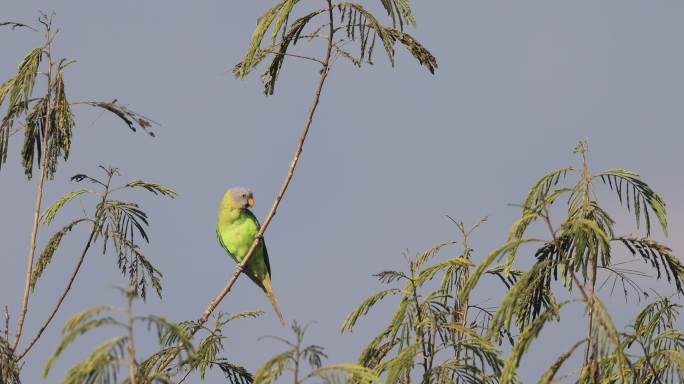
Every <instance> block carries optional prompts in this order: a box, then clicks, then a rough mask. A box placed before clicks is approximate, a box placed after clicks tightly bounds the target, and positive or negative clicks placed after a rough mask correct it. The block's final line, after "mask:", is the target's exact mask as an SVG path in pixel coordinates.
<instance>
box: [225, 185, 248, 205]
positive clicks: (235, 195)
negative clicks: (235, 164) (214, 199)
mask: <svg viewBox="0 0 684 384" xmlns="http://www.w3.org/2000/svg"><path fill="white" fill-rule="evenodd" d="M226 194H229V195H230V197H231V199H232V200H233V201H232V203H233V204H235V205H236V206H239V207H242V208H249V207H252V206H253V205H254V195H253V194H252V191H250V190H249V189H247V188H243V187H234V188H231V189H229V190H228V192H227V193H226Z"/></svg>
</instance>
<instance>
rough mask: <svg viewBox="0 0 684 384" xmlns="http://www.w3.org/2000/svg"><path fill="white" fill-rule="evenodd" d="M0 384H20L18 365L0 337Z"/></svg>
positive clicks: (4, 340)
mask: <svg viewBox="0 0 684 384" xmlns="http://www.w3.org/2000/svg"><path fill="white" fill-rule="evenodd" d="M0 383H3V384H20V383H21V381H20V379H19V363H18V362H17V357H16V356H15V355H14V351H13V350H12V346H11V345H10V343H9V340H7V339H6V338H5V336H4V335H3V336H0Z"/></svg>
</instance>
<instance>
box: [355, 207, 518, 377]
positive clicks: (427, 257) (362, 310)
mask: <svg viewBox="0 0 684 384" xmlns="http://www.w3.org/2000/svg"><path fill="white" fill-rule="evenodd" d="M482 222H484V219H483V221H482ZM482 222H480V223H478V224H476V225H475V226H473V227H471V228H466V227H465V226H464V225H463V223H460V222H454V223H455V224H456V225H457V228H458V230H459V232H460V233H461V236H462V240H459V241H449V242H444V243H440V244H437V245H435V246H433V247H430V248H428V249H427V250H426V251H424V252H422V253H420V254H418V255H417V256H416V257H415V258H413V259H407V261H408V264H409V267H408V271H406V272H401V271H384V272H381V273H379V274H377V275H376V276H377V277H378V279H379V280H380V282H381V283H384V284H399V285H400V288H389V289H385V290H381V291H379V292H377V293H376V294H374V295H372V296H370V297H369V298H367V299H366V300H364V301H363V302H362V303H361V305H359V306H358V307H357V308H356V309H354V311H352V312H351V313H350V314H349V315H348V316H347V318H346V319H345V321H344V322H343V324H342V331H343V332H345V331H347V332H351V331H353V329H354V327H355V326H356V324H357V323H358V321H359V320H360V319H361V317H362V316H365V315H366V314H368V312H369V311H370V309H371V308H372V307H373V306H375V305H376V304H377V303H378V302H379V301H381V300H386V299H387V298H390V297H396V299H395V300H398V305H397V307H396V309H395V311H394V315H393V316H392V318H391V320H390V322H389V324H387V325H386V326H384V327H383V329H382V331H381V332H380V334H379V335H378V336H376V337H375V338H374V339H373V340H372V341H371V342H370V343H369V344H368V346H367V347H366V348H365V349H364V351H363V352H362V353H361V355H360V357H359V360H358V364H360V365H362V366H364V367H366V368H368V369H372V370H374V371H375V372H376V374H378V375H381V376H383V378H384V379H385V381H386V382H388V383H389V382H391V383H408V382H411V381H412V380H414V379H415V378H416V377H421V378H422V380H421V381H422V382H423V383H446V382H457V383H490V382H498V381H497V380H498V377H499V375H500V374H501V369H502V368H503V366H504V362H503V360H502V358H501V353H500V350H499V349H498V348H497V347H496V346H495V344H494V343H493V342H492V341H490V340H489V339H488V338H486V337H485V335H484V334H485V332H486V329H487V328H488V324H489V322H490V321H491V319H492V316H493V315H494V313H493V311H492V309H491V308H483V307H480V306H477V305H471V303H470V299H469V298H470V294H469V291H470V289H472V287H470V286H468V287H467V285H468V283H469V282H470V281H471V280H470V275H471V273H479V274H481V275H482V274H485V273H487V274H489V275H493V276H498V277H500V278H502V279H503V281H504V282H505V284H511V283H513V282H515V281H516V279H517V276H519V275H520V273H519V272H518V271H515V272H514V274H513V275H511V276H509V277H507V278H504V277H503V274H502V269H501V267H499V268H498V269H497V268H492V269H489V270H483V271H475V272H473V271H471V269H472V268H473V267H474V264H473V263H472V262H471V261H470V258H471V255H472V252H473V250H472V249H471V248H470V246H469V244H468V238H469V235H470V233H471V232H472V231H473V230H474V229H476V228H477V227H479V226H480V224H481V223H482ZM455 244H460V245H462V246H463V251H462V252H461V254H460V255H459V256H457V257H453V258H449V259H445V260H441V261H436V262H434V263H432V264H431V263H430V261H432V260H433V259H435V258H436V257H437V256H438V254H439V253H440V251H441V250H443V249H446V247H449V246H453V245H455ZM503 252H504V250H503V249H502V250H500V251H499V252H498V254H501V253H503ZM466 290H467V291H468V292H466V293H464V292H465V291H466ZM501 331H502V332H501V334H500V336H509V337H510V334H509V333H507V331H506V330H505V328H504V327H501ZM499 340H500V339H499Z"/></svg>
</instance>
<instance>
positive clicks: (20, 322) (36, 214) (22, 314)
mask: <svg viewBox="0 0 684 384" xmlns="http://www.w3.org/2000/svg"><path fill="white" fill-rule="evenodd" d="M45 38H46V41H47V43H46V50H47V52H46V55H47V60H48V70H47V95H46V107H45V126H44V127H43V132H42V133H43V137H42V140H43V143H42V146H41V148H40V152H41V156H40V176H39V177H38V182H37V183H36V200H35V207H34V210H33V227H32V228H31V244H30V245H29V252H28V256H27V266H26V277H25V282H24V295H23V297H22V300H21V309H20V310H19V317H18V319H17V330H16V333H15V335H14V342H12V349H13V350H16V349H17V345H18V344H19V339H20V338H21V333H22V331H23V328H24V321H25V320H26V311H27V310H28V301H29V295H30V282H31V274H32V273H33V258H34V256H35V253H36V237H37V236H38V224H39V223H40V206H41V203H42V201H43V184H44V182H45V176H46V174H47V171H46V168H47V150H48V142H49V137H50V128H51V127H50V121H51V119H50V115H51V113H52V106H51V102H50V99H51V97H50V96H51V94H52V91H51V90H52V41H51V36H50V24H46V34H45Z"/></svg>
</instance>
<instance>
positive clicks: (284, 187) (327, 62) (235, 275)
mask: <svg viewBox="0 0 684 384" xmlns="http://www.w3.org/2000/svg"><path fill="white" fill-rule="evenodd" d="M326 1H327V3H328V16H329V19H330V36H329V37H328V45H327V48H326V54H325V59H324V60H323V68H322V69H321V71H320V77H319V79H318V85H317V86H316V91H315V94H314V97H313V100H312V102H311V107H310V108H309V112H308V113H307V116H306V120H305V122H304V130H303V131H302V133H301V135H300V136H299V143H298V145H297V149H296V150H295V153H294V156H293V158H292V161H291V162H290V167H289V169H288V171H287V175H286V176H285V180H284V181H283V184H282V185H281V186H280V190H278V193H277V195H276V197H275V200H274V201H273V205H272V206H271V210H270V211H269V212H268V214H267V215H266V218H265V219H264V221H263V223H262V224H261V228H260V229H259V232H258V233H257V235H256V236H255V237H254V241H253V242H252V245H251V246H250V247H249V249H248V251H247V254H246V255H245V258H244V259H242V262H241V263H240V264H238V265H237V266H236V267H235V271H234V272H233V274H232V275H231V276H230V278H229V279H228V281H227V282H226V285H225V286H224V287H223V289H221V291H220V292H219V293H218V295H216V297H215V298H214V299H213V300H212V301H211V302H210V303H209V305H208V306H207V308H206V309H205V310H204V312H203V313H202V316H201V317H200V318H199V319H198V321H197V324H196V325H195V327H194V328H193V329H192V332H190V335H191V336H194V334H195V333H196V332H197V331H198V330H199V329H200V328H201V327H202V326H203V325H204V324H205V323H206V322H207V321H208V320H209V316H211V314H212V313H213V312H214V310H215V309H216V307H218V305H219V304H220V303H221V301H222V300H223V298H224V297H226V295H227V294H228V292H230V290H231V288H232V287H233V285H234V284H235V282H236V281H237V278H238V276H240V274H241V273H242V271H244V269H245V266H246V265H247V263H248V262H249V260H250V258H251V257H252V254H253V253H254V251H255V250H256V248H257V246H258V245H259V243H260V242H261V239H262V238H263V236H264V232H266V229H267V228H268V225H269V224H270V223H271V220H273V217H274V216H275V215H276V212H277V210H278V206H279V205H280V202H281V201H282V199H283V196H284V195H285V192H286V191H287V187H288V186H289V185H290V181H291V180H292V176H293V175H294V171H295V169H296V167H297V163H298V162H299V157H300V155H301V153H302V148H303V147H304V142H305V141H306V136H307V134H308V133H309V128H311V123H312V122H313V118H314V115H315V113H316V109H317V108H318V102H319V101H320V99H321V92H322V90H323V85H324V84H325V80H326V79H327V77H328V72H329V70H330V57H331V53H332V47H333V35H334V30H333V28H334V26H333V6H332V0H326ZM179 351H180V350H177V351H176V352H175V353H174V354H172V355H171V356H169V357H168V358H167V359H166V361H164V363H162V364H161V366H160V367H159V370H162V369H164V368H166V366H168V365H169V364H170V363H171V361H173V359H174V358H175V357H176V356H177V355H178V352H179Z"/></svg>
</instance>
